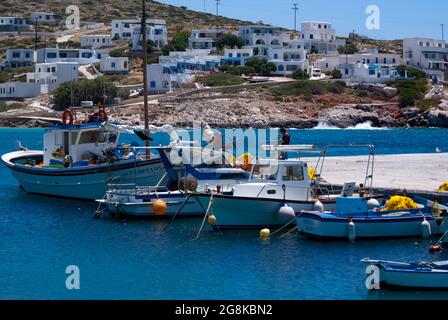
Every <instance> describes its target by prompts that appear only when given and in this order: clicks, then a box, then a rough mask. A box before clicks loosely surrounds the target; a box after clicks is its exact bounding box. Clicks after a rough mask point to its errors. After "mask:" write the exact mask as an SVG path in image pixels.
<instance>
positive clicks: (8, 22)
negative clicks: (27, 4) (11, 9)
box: [0, 17, 29, 32]
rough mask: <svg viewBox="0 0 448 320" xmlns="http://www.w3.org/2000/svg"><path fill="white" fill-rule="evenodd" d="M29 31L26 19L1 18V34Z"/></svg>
mask: <svg viewBox="0 0 448 320" xmlns="http://www.w3.org/2000/svg"><path fill="white" fill-rule="evenodd" d="M26 29H29V26H28V24H27V23H26V20H25V18H21V17H18V18H16V17H0V32H5V31H22V30H26Z"/></svg>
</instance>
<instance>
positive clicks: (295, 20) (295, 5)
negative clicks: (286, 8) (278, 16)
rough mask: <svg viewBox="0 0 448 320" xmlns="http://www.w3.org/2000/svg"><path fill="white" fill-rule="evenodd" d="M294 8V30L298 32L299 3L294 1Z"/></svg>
mask: <svg viewBox="0 0 448 320" xmlns="http://www.w3.org/2000/svg"><path fill="white" fill-rule="evenodd" d="M293 6H294V7H293V8H292V10H294V32H297V11H298V10H299V4H298V3H294V4H293Z"/></svg>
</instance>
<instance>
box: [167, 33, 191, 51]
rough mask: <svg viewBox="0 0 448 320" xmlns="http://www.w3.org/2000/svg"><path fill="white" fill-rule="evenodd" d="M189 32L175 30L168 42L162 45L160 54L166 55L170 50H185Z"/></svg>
mask: <svg viewBox="0 0 448 320" xmlns="http://www.w3.org/2000/svg"><path fill="white" fill-rule="evenodd" d="M190 34H191V33H190V32H188V31H180V32H176V33H175V34H174V36H173V38H172V39H171V40H170V41H169V42H168V44H167V45H165V46H163V48H162V54H163V55H164V56H168V55H169V54H170V51H185V50H186V49H187V48H188V38H189V37H190Z"/></svg>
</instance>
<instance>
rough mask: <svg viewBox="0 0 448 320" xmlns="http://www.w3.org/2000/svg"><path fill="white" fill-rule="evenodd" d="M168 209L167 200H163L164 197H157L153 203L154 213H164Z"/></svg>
mask: <svg viewBox="0 0 448 320" xmlns="http://www.w3.org/2000/svg"><path fill="white" fill-rule="evenodd" d="M167 209H168V206H167V205H166V202H165V201H163V200H162V199H157V200H156V201H154V203H153V204H152V211H153V212H154V214H156V215H158V216H159V215H164V214H165V212H166V210H167Z"/></svg>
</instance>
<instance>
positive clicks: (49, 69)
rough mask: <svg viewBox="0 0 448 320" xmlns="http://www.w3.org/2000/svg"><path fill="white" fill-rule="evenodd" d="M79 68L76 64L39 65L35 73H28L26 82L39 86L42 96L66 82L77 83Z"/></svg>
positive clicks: (55, 63)
mask: <svg viewBox="0 0 448 320" xmlns="http://www.w3.org/2000/svg"><path fill="white" fill-rule="evenodd" d="M78 66H79V65H78V63H76V62H52V63H37V64H36V66H35V72H33V73H28V74H27V76H26V80H27V82H28V83H37V84H39V85H40V86H41V90H40V94H46V93H50V92H53V91H54V90H56V89H57V88H58V87H59V86H60V85H61V84H63V83H65V82H68V81H77V80H78Z"/></svg>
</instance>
